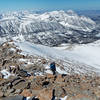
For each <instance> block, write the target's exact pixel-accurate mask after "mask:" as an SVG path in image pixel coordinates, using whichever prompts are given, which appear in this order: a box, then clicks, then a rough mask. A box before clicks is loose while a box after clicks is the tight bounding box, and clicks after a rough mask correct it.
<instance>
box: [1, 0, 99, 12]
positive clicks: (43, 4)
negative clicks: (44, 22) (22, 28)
mask: <svg viewBox="0 0 100 100" xmlns="http://www.w3.org/2000/svg"><path fill="white" fill-rule="evenodd" d="M37 9H44V10H63V9H65V10H68V9H72V10H100V0H0V12H2V11H16V10H37Z"/></svg>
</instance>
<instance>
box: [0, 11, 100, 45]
mask: <svg viewBox="0 0 100 100" xmlns="http://www.w3.org/2000/svg"><path fill="white" fill-rule="evenodd" d="M20 34H21V35H23V37H24V38H25V40H28V41H30V42H33V43H38V44H43V45H49V46H55V45H59V44H62V43H89V42H92V41H95V40H97V39H98V38H99V37H97V36H96V35H97V34H99V32H98V31H97V30H96V23H95V22H94V21H93V20H91V19H90V18H88V17H85V16H78V15H77V14H76V13H75V12H73V11H71V10H70V11H67V12H65V11H52V12H45V13H42V14H37V13H32V12H13V13H8V14H1V15H0V36H8V37H12V36H13V37H15V36H17V35H20Z"/></svg>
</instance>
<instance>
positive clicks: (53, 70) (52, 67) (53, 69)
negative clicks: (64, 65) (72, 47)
mask: <svg viewBox="0 0 100 100" xmlns="http://www.w3.org/2000/svg"><path fill="white" fill-rule="evenodd" d="M50 69H51V71H52V72H53V75H55V74H56V65H55V62H52V63H51V64H50Z"/></svg>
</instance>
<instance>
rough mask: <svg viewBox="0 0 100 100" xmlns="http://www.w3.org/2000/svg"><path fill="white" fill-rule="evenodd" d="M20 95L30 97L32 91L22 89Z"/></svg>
mask: <svg viewBox="0 0 100 100" xmlns="http://www.w3.org/2000/svg"><path fill="white" fill-rule="evenodd" d="M21 95H22V96H24V97H32V93H31V92H30V90H28V89H25V90H23V92H22V93H21Z"/></svg>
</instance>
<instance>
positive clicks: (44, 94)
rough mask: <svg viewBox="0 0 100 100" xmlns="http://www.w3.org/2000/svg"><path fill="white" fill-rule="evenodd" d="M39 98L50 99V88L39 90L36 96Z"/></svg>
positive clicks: (41, 99)
mask: <svg viewBox="0 0 100 100" xmlns="http://www.w3.org/2000/svg"><path fill="white" fill-rule="evenodd" d="M37 97H38V98H39V100H51V99H52V90H50V89H43V90H41V91H40V92H39V95H38V96H37Z"/></svg>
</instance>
